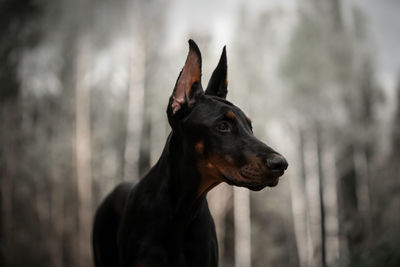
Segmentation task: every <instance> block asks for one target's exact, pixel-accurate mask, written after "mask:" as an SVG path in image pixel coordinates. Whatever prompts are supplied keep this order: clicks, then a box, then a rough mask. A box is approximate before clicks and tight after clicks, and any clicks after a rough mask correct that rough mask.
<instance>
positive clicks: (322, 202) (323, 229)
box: [316, 123, 326, 267]
mask: <svg viewBox="0 0 400 267" xmlns="http://www.w3.org/2000/svg"><path fill="white" fill-rule="evenodd" d="M316 142H317V166H318V182H319V183H318V193H319V206H320V224H321V266H322V267H326V226H325V200H324V191H325V190H324V177H325V175H324V169H323V140H322V136H321V126H320V125H319V124H318V123H317V125H316Z"/></svg>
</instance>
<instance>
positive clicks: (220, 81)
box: [206, 46, 228, 98]
mask: <svg viewBox="0 0 400 267" xmlns="http://www.w3.org/2000/svg"><path fill="white" fill-rule="evenodd" d="M227 94H228V65H227V60H226V47H225V46H224V49H223V50H222V54H221V58H220V59H219V62H218V65H217V67H216V68H215V70H214V72H213V74H212V75H211V78H210V81H209V82H208V85H207V89H206V95H215V96H218V97H221V98H226V95H227Z"/></svg>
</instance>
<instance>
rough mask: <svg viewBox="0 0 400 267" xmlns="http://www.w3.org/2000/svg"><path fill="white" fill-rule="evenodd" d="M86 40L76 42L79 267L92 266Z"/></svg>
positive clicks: (76, 156)
mask: <svg viewBox="0 0 400 267" xmlns="http://www.w3.org/2000/svg"><path fill="white" fill-rule="evenodd" d="M89 51H90V49H89V42H88V39H87V37H81V39H79V41H78V47H77V55H76V80H75V82H76V83H75V103H76V105H75V123H76V125H75V160H76V179H77V192H78V257H79V266H81V267H87V266H90V265H91V249H90V248H91V246H90V229H91V222H92V173H91V147H90V88H89V83H88V77H87V73H88V71H87V70H88V64H89V56H88V55H89Z"/></svg>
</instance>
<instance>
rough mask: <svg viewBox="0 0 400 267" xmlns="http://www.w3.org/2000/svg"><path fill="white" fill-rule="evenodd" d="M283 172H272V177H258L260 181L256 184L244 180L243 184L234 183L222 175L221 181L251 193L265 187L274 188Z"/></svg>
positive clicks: (244, 176)
mask: <svg viewBox="0 0 400 267" xmlns="http://www.w3.org/2000/svg"><path fill="white" fill-rule="evenodd" d="M283 173H284V171H279V172H273V175H272V176H271V175H269V176H265V175H262V176H261V175H260V177H258V178H259V179H260V180H259V181H257V182H252V180H246V181H243V182H238V181H235V180H234V179H231V178H229V177H226V176H225V175H223V179H224V180H225V181H226V182H227V183H228V184H230V185H235V186H240V187H246V188H248V189H250V190H252V191H260V190H262V189H264V188H265V187H267V186H268V187H275V186H277V185H278V183H279V177H281V176H282V175H283ZM240 175H241V176H242V177H243V178H245V179H254V177H247V176H246V175H243V174H242V173H240Z"/></svg>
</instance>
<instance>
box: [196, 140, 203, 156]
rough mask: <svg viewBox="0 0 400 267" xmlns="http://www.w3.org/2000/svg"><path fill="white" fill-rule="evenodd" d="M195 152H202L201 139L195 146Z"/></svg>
mask: <svg viewBox="0 0 400 267" xmlns="http://www.w3.org/2000/svg"><path fill="white" fill-rule="evenodd" d="M195 149H196V152H197V153H199V154H203V152H204V141H203V140H201V141H200V142H198V143H197V144H196V146H195Z"/></svg>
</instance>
